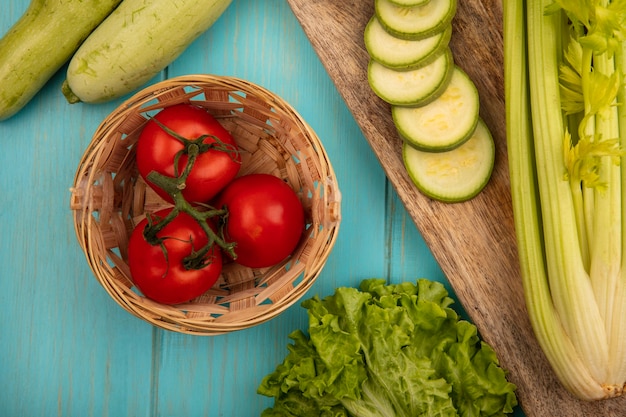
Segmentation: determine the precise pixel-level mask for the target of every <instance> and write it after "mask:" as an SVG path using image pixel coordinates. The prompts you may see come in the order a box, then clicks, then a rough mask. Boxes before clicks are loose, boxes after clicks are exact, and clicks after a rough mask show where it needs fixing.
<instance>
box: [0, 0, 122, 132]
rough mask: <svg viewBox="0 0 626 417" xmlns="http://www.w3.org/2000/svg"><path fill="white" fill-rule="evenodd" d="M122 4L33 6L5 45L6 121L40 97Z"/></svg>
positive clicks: (0, 99) (37, 0)
mask: <svg viewBox="0 0 626 417" xmlns="http://www.w3.org/2000/svg"><path fill="white" fill-rule="evenodd" d="M120 1H121V0H32V1H31V2H30V5H29V6H28V8H27V9H26V11H25V12H24V14H23V15H22V17H20V19H19V20H18V21H17V22H15V24H14V25H13V26H12V27H11V28H10V29H9V31H8V32H7V33H6V34H5V35H4V36H3V37H2V39H0V80H2V83H1V84H0V120H4V119H8V118H9V117H11V116H13V115H14V114H15V113H17V112H18V111H19V110H21V109H22V108H23V107H24V106H26V104H28V102H29V101H30V100H31V99H32V98H33V97H34V96H35V95H36V94H37V92H38V91H39V90H41V88H42V87H43V86H44V85H45V84H46V83H47V82H48V80H50V78H52V76H53V75H54V74H55V73H56V72H57V71H58V70H59V69H60V68H61V67H62V66H63V65H64V64H65V63H66V62H67V61H68V60H69V59H70V58H71V57H72V54H73V53H74V52H76V50H77V49H78V47H79V46H80V44H81V43H82V42H83V41H84V40H85V39H86V38H87V36H89V34H90V33H91V32H92V31H93V30H94V29H95V28H96V27H97V26H98V25H99V24H100V22H102V21H103V20H104V19H105V18H106V17H107V16H108V15H109V14H110V13H111V12H112V11H113V10H114V9H115V8H116V7H117V5H118V4H119V3H120Z"/></svg>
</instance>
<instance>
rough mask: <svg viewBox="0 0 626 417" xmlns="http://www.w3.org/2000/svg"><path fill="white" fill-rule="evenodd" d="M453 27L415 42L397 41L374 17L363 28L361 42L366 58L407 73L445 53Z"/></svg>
mask: <svg viewBox="0 0 626 417" xmlns="http://www.w3.org/2000/svg"><path fill="white" fill-rule="evenodd" d="M451 37H452V25H448V26H447V27H446V28H445V29H444V30H443V31H441V32H439V33H436V34H435V35H433V36H429V37H427V38H424V39H418V40H415V41H411V40H407V39H400V38H397V37H395V36H393V35H391V34H390V33H389V32H387V31H386V30H385V28H384V27H383V26H382V25H381V24H380V22H379V21H378V19H377V18H376V16H372V18H371V19H370V21H369V22H368V23H367V26H366V27H365V31H364V35H363V40H364V42H365V48H366V49H367V52H368V54H369V56H370V57H371V58H372V59H374V60H376V61H378V62H380V63H381V64H382V65H384V66H386V67H388V68H393V69H397V70H409V69H414V68H418V67H423V66H424V65H427V64H430V63H431V62H433V61H434V60H435V59H436V58H437V57H438V56H439V55H441V54H442V53H444V52H445V51H446V50H447V49H448V45H449V43H450V38H451Z"/></svg>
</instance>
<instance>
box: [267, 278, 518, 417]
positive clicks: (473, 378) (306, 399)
mask: <svg viewBox="0 0 626 417" xmlns="http://www.w3.org/2000/svg"><path fill="white" fill-rule="evenodd" d="M452 303H453V300H452V299H451V298H450V297H449V296H448V292H447V291H446V289H445V287H444V286H443V285H442V284H441V283H439V282H434V281H430V280H427V279H419V280H417V281H416V282H415V283H412V282H403V283H400V284H387V283H386V281H385V280H383V279H367V280H364V281H363V282H361V285H360V286H359V288H358V289H357V288H349V287H342V288H338V289H336V291H335V293H334V294H333V295H331V296H328V297H326V298H324V299H320V298H319V297H318V296H315V297H313V298H311V299H308V300H305V301H304V302H303V303H302V306H303V307H304V308H306V309H307V312H308V317H309V328H308V334H307V333H305V332H303V331H301V330H296V331H294V332H292V333H291V334H290V335H289V338H290V339H291V340H292V341H293V343H291V344H289V345H288V346H287V348H288V354H287V356H286V357H285V359H284V361H283V362H282V363H281V364H279V365H278V366H277V367H276V369H275V370H274V372H272V373H270V374H269V375H267V376H266V377H265V378H264V379H263V380H262V382H261V384H260V386H259V388H258V393H259V394H261V395H265V396H268V397H273V398H274V405H273V407H272V408H269V409H267V410H265V411H264V412H263V413H262V417H274V416H275V417H278V416H280V417H309V416H310V417H356V416H358V417H409V416H410V417H414V416H429V417H448V416H462V417H479V416H504V415H506V414H508V413H512V412H513V408H514V407H515V406H516V405H517V399H516V396H515V389H516V387H515V385H513V384H512V383H510V382H508V381H507V379H506V373H505V371H504V370H503V369H502V368H501V367H500V366H499V363H498V359H497V357H496V354H495V352H494V351H493V349H492V348H491V347H490V346H489V345H488V344H486V343H485V342H483V341H482V340H481V339H480V337H479V335H478V333H477V330H476V327H475V326H474V325H473V324H471V323H469V322H467V321H465V320H461V319H460V318H459V316H458V314H457V313H456V312H455V310H454V309H453V308H451V307H450V306H451V304H452Z"/></svg>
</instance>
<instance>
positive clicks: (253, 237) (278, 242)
mask: <svg viewBox="0 0 626 417" xmlns="http://www.w3.org/2000/svg"><path fill="white" fill-rule="evenodd" d="M214 205H215V207H216V208H224V207H225V208H226V209H227V210H228V215H227V216H226V220H225V224H224V237H225V239H226V240H227V241H228V242H234V243H235V254H236V255H237V258H236V260H235V261H236V262H237V263H239V264H241V265H244V266H248V267H251V268H263V267H268V266H272V265H275V264H277V263H278V262H280V261H282V260H283V259H285V258H286V257H287V256H289V255H290V254H291V253H292V252H293V251H294V249H295V248H296V246H297V245H298V242H299V241H300V237H301V236H302V232H303V230H304V209H303V207H302V203H301V202H300V199H299V198H298V196H297V194H296V193H295V192H294V191H293V190H292V189H291V187H290V186H289V185H288V184H287V183H285V182H284V181H283V180H281V179H280V178H277V177H274V176H272V175H267V174H250V175H244V176H241V177H239V178H237V179H235V180H234V181H233V182H231V183H230V184H229V185H227V186H226V188H225V189H224V190H223V191H222V193H221V194H219V196H218V198H217V200H216V202H215V203H214Z"/></svg>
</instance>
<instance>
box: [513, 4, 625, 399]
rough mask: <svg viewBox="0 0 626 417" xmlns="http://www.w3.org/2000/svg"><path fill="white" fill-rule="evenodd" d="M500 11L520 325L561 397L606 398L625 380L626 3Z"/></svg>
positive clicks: (516, 7) (618, 391) (618, 390)
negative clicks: (527, 325)
mask: <svg viewBox="0 0 626 417" xmlns="http://www.w3.org/2000/svg"><path fill="white" fill-rule="evenodd" d="M503 7H504V41H505V42H504V47H505V51H504V52H505V55H504V56H505V68H504V70H505V97H506V106H507V108H506V114H507V144H508V154H509V169H510V174H511V189H512V199H513V210H514V216H515V227H516V233H517V239H518V250H519V258H520V267H521V274H522V279H523V285H524V292H525V297H526V306H527V309H528V314H529V317H530V321H531V324H532V326H533V329H534V331H535V334H536V337H537V340H538V342H539V344H540V346H541V347H542V349H543V351H544V353H545V354H546V357H547V359H548V360H549V362H550V363H551V364H552V367H553V369H554V371H555V373H556V375H557V377H558V378H559V379H560V381H561V382H562V383H563V385H564V386H565V387H566V388H567V389H568V390H569V391H570V392H572V393H573V394H574V395H576V396H577V397H579V398H582V399H585V400H599V399H603V398H609V397H613V396H617V395H620V394H621V393H622V392H623V391H624V383H625V382H626V268H622V259H625V260H626V241H625V240H624V239H626V226H625V225H624V224H625V223H626V221H624V220H626V219H624V217H626V216H624V215H623V208H624V207H626V188H625V187H626V174H625V173H624V171H625V170H622V169H621V167H622V166H626V165H624V163H626V161H624V154H623V152H622V151H621V150H620V149H621V148H620V147H623V145H622V143H621V142H622V139H621V138H620V137H621V136H625V135H626V109H624V106H622V105H617V104H618V103H625V101H624V99H625V98H626V91H625V90H624V85H623V83H622V80H621V74H622V73H624V70H625V67H624V62H623V50H622V48H623V47H622V45H621V42H622V41H621V39H623V38H622V37H621V35H616V33H618V32H620V31H624V29H623V27H624V26H625V25H624V23H625V19H626V13H623V11H626V2H625V1H623V0H617V1H614V2H611V1H608V0H588V1H586V2H580V1H572V0H554V1H553V0H525V1H510V2H509V1H507V2H503ZM568 19H569V20H568ZM598 22H599V23H598ZM570 25H571V26H570ZM611 25H613V26H611ZM611 27H612V29H611ZM607 28H609V29H608V30H607ZM572 42H574V43H572ZM618 43H619V45H620V46H619V48H615V47H614V46H615V45H616V44H618ZM615 51H617V53H615V54H614V52H615ZM568 66H570V68H568ZM571 67H574V68H573V69H574V71H570V72H569V73H567V70H568V69H569V70H571V69H572V68H571ZM564 83H565V84H567V85H565V86H564ZM618 87H619V88H618ZM578 93H580V97H581V101H582V102H581V103H580V104H577V103H575V102H574V101H575V100H576V98H577V97H578V96H579V94H578ZM562 94H563V97H562ZM568 100H569V101H570V102H567V101H568ZM572 100H574V101H572ZM578 107H580V109H579V111H578V110H577V109H578ZM574 129H575V130H574ZM570 130H574V131H570ZM624 140H626V139H624Z"/></svg>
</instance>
